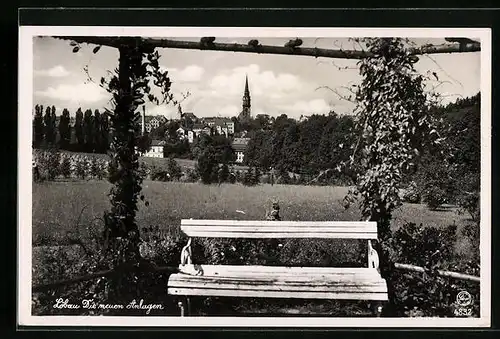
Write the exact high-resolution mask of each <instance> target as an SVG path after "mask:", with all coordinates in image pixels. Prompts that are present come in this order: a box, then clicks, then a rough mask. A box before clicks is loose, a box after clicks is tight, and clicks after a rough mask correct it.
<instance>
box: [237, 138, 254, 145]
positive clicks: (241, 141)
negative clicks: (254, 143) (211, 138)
mask: <svg viewBox="0 0 500 339" xmlns="http://www.w3.org/2000/svg"><path fill="white" fill-rule="evenodd" d="M249 141H250V138H234V140H233V144H241V145H247V144H248V142H249Z"/></svg>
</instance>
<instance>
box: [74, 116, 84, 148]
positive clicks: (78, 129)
mask: <svg viewBox="0 0 500 339" xmlns="http://www.w3.org/2000/svg"><path fill="white" fill-rule="evenodd" d="M75 136H76V141H77V143H78V150H79V151H83V150H84V147H85V138H84V133H83V112H82V109H81V108H80V107H78V109H77V111H76V113H75Z"/></svg>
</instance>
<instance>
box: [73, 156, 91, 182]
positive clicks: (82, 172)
mask: <svg viewBox="0 0 500 339" xmlns="http://www.w3.org/2000/svg"><path fill="white" fill-rule="evenodd" d="M87 168H88V167H87V161H86V159H85V158H83V157H77V158H76V161H75V176H76V177H77V178H79V179H85V178H86V176H87Z"/></svg>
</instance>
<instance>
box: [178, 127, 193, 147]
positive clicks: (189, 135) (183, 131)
mask: <svg viewBox="0 0 500 339" xmlns="http://www.w3.org/2000/svg"><path fill="white" fill-rule="evenodd" d="M177 137H178V138H179V140H185V139H187V141H188V142H189V143H190V144H192V143H193V142H194V137H195V132H194V131H193V130H191V129H189V128H186V127H182V126H181V127H179V128H178V129H177Z"/></svg>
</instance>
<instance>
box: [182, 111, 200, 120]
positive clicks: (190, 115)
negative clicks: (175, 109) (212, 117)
mask: <svg viewBox="0 0 500 339" xmlns="http://www.w3.org/2000/svg"><path fill="white" fill-rule="evenodd" d="M182 116H183V117H184V118H189V119H198V117H197V116H196V115H194V113H193V112H186V113H184V114H182Z"/></svg>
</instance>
